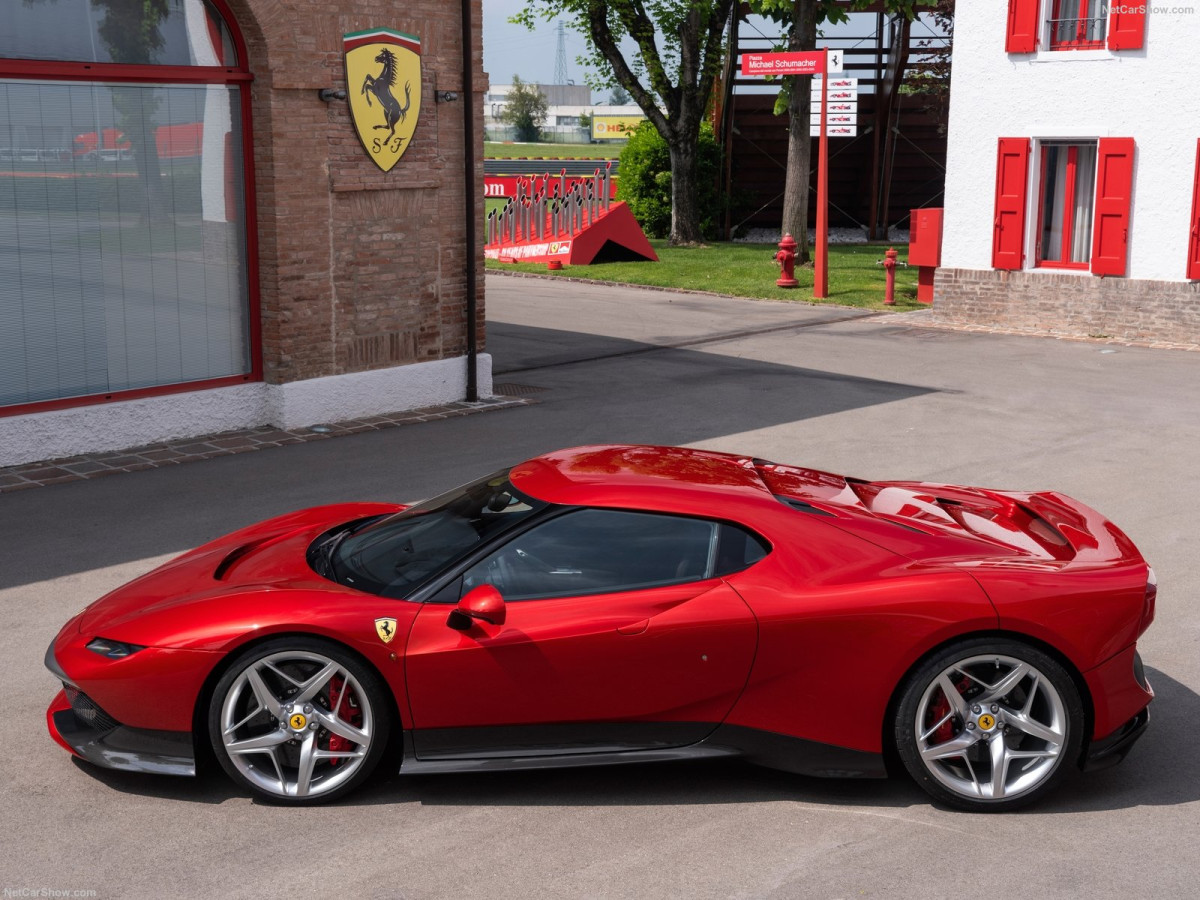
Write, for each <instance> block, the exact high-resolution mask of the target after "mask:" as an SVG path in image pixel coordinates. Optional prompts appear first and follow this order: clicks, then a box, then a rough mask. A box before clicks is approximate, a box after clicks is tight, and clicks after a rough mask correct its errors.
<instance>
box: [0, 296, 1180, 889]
mask: <svg viewBox="0 0 1200 900" xmlns="http://www.w3.org/2000/svg"><path fill="white" fill-rule="evenodd" d="M488 311H489V317H490V320H489V323H488V330H487V333H488V350H489V352H491V353H492V354H493V356H494V370H495V380H496V382H497V383H498V384H500V385H503V386H506V387H504V388H503V389H504V390H505V391H506V392H509V393H510V395H512V396H523V397H527V398H531V399H535V400H536V401H537V402H536V403H533V404H531V405H527V406H523V407H520V408H514V409H507V410H501V411H497V412H493V413H488V414H487V415H471V416H463V417H457V418H451V419H445V420H440V421H433V422H427V423H423V424H414V425H406V426H404V427H399V428H388V429H384V430H378V431H371V432H367V433H360V434H354V435H349V436H346V437H340V438H337V439H334V440H322V441H316V442H309V443H298V444H294V445H290V446H282V447H278V448H275V449H271V450H266V451H263V452H256V453H244V454H239V455H234V456H226V457H222V458H219V459H212V460H208V461H204V462H197V463H194V464H188V465H178V466H172V467H170V468H160V469H152V470H148V471H139V472H132V473H129V474H123V475H118V476H114V477H109V478H103V479H99V480H96V481H85V482H75V483H68V484H60V485H54V486H50V487H45V488H40V489H37V490H24V491H20V492H18V493H14V494H5V495H3V496H0V548H2V550H0V608H3V609H4V610H6V611H7V612H8V613H9V615H8V616H7V618H6V627H5V629H3V631H0V658H2V659H3V667H4V668H3V672H4V675H5V676H6V685H7V691H6V697H7V708H8V710H9V714H8V718H7V722H8V727H7V728H6V729H5V730H4V732H3V734H2V735H0V751H2V752H3V754H4V758H6V759H8V760H10V761H17V760H19V761H20V764H11V765H9V766H7V767H5V768H4V770H3V774H0V802H3V804H4V808H5V810H6V812H7V814H8V817H9V819H10V821H13V822H19V823H20V825H19V827H14V828H11V829H10V831H9V840H8V841H7V842H6V852H5V853H4V854H2V855H0V887H5V886H9V887H48V888H92V889H96V890H98V891H99V896H101V897H108V896H182V895H184V894H188V895H193V896H197V895H214V894H217V893H220V894H222V895H225V896H231V897H251V896H262V895H264V894H266V895H272V894H276V893H279V892H281V891H283V890H287V889H288V888H289V887H294V886H295V885H296V884H297V882H296V881H295V878H296V877H297V876H296V865H297V860H298V859H305V860H310V861H319V865H316V864H315V863H314V865H313V866H310V867H306V868H304V876H303V886H304V892H306V893H313V894H327V893H338V894H343V893H353V894H355V895H361V896H365V897H375V896H378V897H395V896H398V895H404V896H412V897H454V898H461V897H476V896H479V897H482V896H487V897H490V898H505V897H514V898H515V897H529V896H548V895H553V896H566V897H585V896H586V897H599V896H605V897H646V896H664V897H667V896H671V897H677V896H701V897H725V896H743V897H759V896H780V897H783V896H812V897H843V896H868V897H869V896H887V897H889V898H897V897H927V896H929V895H930V894H931V893H932V894H935V895H941V894H951V893H957V892H958V891H960V890H964V889H968V890H969V889H970V887H974V886H976V885H980V884H988V885H997V886H998V885H1009V886H1012V887H1016V886H1017V885H1020V886H1021V889H1022V892H1023V893H1027V894H1031V895H1036V896H1043V897H1074V896H1078V895H1079V894H1080V893H1083V892H1086V893H1087V894H1088V895H1089V896H1092V897H1128V896H1167V895H1181V896H1182V895H1185V894H1190V893H1191V892H1192V891H1193V890H1194V889H1193V887H1192V885H1193V884H1194V883H1195V881H1196V879H1197V878H1200V862H1198V861H1197V860H1196V858H1195V854H1194V852H1193V848H1192V844H1193V835H1194V832H1195V824H1196V821H1197V816H1198V814H1200V781H1198V780H1197V778H1196V774H1195V773H1196V772H1197V771H1198V770H1200V744H1198V743H1197V742H1196V741H1195V739H1194V738H1193V737H1192V733H1193V730H1194V723H1195V721H1197V719H1198V718H1200V696H1198V695H1197V691H1198V690H1200V657H1198V655H1197V653H1196V648H1197V642H1198V641H1200V611H1198V610H1197V608H1196V607H1195V605H1194V604H1193V603H1192V598H1193V597H1194V596H1196V595H1197V593H1198V592H1200V574H1198V572H1200V567H1198V566H1197V552H1196V549H1195V547H1196V538H1195V535H1196V534H1197V533H1198V532H1200V511H1198V508H1197V503H1196V500H1195V496H1196V493H1197V485H1198V479H1197V477H1196V474H1195V472H1196V468H1195V467H1196V463H1195V459H1196V448H1197V447H1200V391H1197V389H1196V385H1197V384H1198V383H1200V378H1198V376H1200V355H1197V354H1194V353H1184V352H1176V351H1164V350H1147V349H1140V348H1129V347H1116V346H1110V345H1105V344H1092V343H1076V342H1063V341H1055V340H1046V339H1038V338H1025V337H1003V336H994V335H981V334H968V333H959V332H952V331H944V330H932V329H925V328H920V327H914V326H912V325H911V324H909V323H907V322H905V321H903V320H900V321H898V320H896V319H895V318H893V317H889V316H887V315H879V314H864V313H863V312H862V311H857V310H842V309H836V308H831V307H813V306H802V305H795V304H783V303H772V302H765V301H745V300H729V299H722V298H709V297H700V296H695V295H678V294H670V293H664V292H657V291H644V290H638V289H632V288H631V289H623V288H608V287H604V288H601V287H592V286H586V285H570V286H569V287H568V286H563V285H555V284H554V283H552V282H543V281H534V280H528V279H514V278H505V277H492V276H489V278H488ZM602 441H605V442H607V441H633V442H644V443H666V444H677V443H678V444H691V445H695V446H703V447H709V448H713V449H721V450H731V451H739V452H745V453H753V454H755V455H757V456H761V457H766V458H772V459H777V460H779V461H783V462H800V463H804V464H807V465H811V466H815V467H818V468H827V469H832V470H834V471H839V472H844V473H847V474H855V475H860V476H862V477H866V478H893V477H903V478H916V479H926V480H932V481H960V482H968V483H977V484H984V485H988V486H993V487H1001V488H1005V487H1007V488H1014V489H1038V488H1055V489H1058V490H1062V491H1065V492H1066V493H1069V494H1072V495H1074V496H1076V497H1078V498H1080V499H1082V500H1084V501H1085V502H1087V503H1089V504H1091V505H1093V506H1095V507H1096V508H1098V509H1100V510H1101V511H1103V512H1104V513H1105V514H1106V515H1108V516H1110V517H1111V518H1112V519H1113V520H1114V521H1115V522H1117V523H1118V524H1119V525H1120V526H1121V527H1122V528H1124V529H1125V530H1126V531H1128V533H1129V534H1130V536H1131V537H1133V539H1134V540H1135V541H1137V543H1138V544H1139V546H1140V547H1141V549H1142V550H1143V552H1144V553H1145V555H1146V556H1147V558H1148V559H1150V561H1151V562H1152V563H1153V565H1154V566H1155V568H1156V570H1157V572H1158V576H1159V582H1160V586H1161V587H1160V594H1159V603H1158V622H1157V624H1156V625H1155V626H1154V627H1153V628H1152V629H1151V630H1150V632H1149V633H1148V634H1147V635H1146V637H1145V639H1144V641H1143V642H1142V653H1143V656H1144V657H1145V660H1146V664H1147V666H1148V668H1149V669H1150V676H1151V679H1152V681H1153V683H1154V685H1155V687H1156V689H1157V690H1158V694H1159V698H1158V700H1157V701H1156V703H1155V705H1154V708H1153V717H1152V722H1151V727H1150V730H1149V732H1148V734H1147V736H1146V737H1145V738H1144V739H1143V741H1142V742H1141V743H1140V744H1139V745H1138V747H1137V748H1136V749H1135V750H1134V752H1133V754H1132V755H1131V756H1130V758H1129V759H1128V760H1127V761H1126V762H1125V763H1124V764H1122V765H1121V766H1119V767H1117V768H1115V769H1113V770H1109V771H1106V772H1101V773H1096V774H1093V775H1089V776H1087V777H1083V778H1079V779H1076V780H1074V781H1071V782H1070V783H1069V784H1067V785H1066V786H1065V788H1064V789H1063V790H1062V791H1060V792H1059V793H1058V794H1056V795H1055V796H1054V797H1053V798H1051V799H1050V800H1049V801H1048V802H1047V803H1044V804H1042V805H1040V806H1038V807H1036V808H1035V809H1033V810H1030V811H1028V812H1024V813H1020V814H1016V815H1010V816H999V817H988V816H971V815H965V814H958V813H952V812H946V811H943V810H939V809H936V808H934V807H932V806H930V805H929V804H928V803H927V802H926V800H925V797H924V795H923V794H921V793H920V792H918V791H917V790H916V789H915V788H914V787H913V786H911V785H909V784H907V783H906V782H904V781H900V780H897V781H890V782H884V783H845V782H820V781H813V780H806V779H799V778H795V777H792V776H784V775H780V774H778V773H773V772H766V771H763V770H755V769H750V768H748V767H742V766H739V765H736V764H731V765H712V764H705V765H694V766H693V765H685V766H679V767H666V766H664V767H644V766H636V767H622V768H620V769H616V770H614V769H609V770H603V771H595V772H591V771H586V770H576V771H566V772H557V773H526V774H518V775H500V776H483V775H480V776H474V775H472V776H464V777H457V776H455V777H436V776H430V777H424V778H408V779H398V780H396V781H393V782H391V783H390V784H388V785H385V786H383V788H382V790H381V791H380V792H377V793H375V794H372V795H369V796H359V797H355V798H352V799H351V800H349V801H347V802H346V803H344V804H340V805H337V806H334V807H327V808H319V809H309V810H281V809H277V808H273V807H269V806H265V805H260V804H256V803H254V802H251V801H250V800H248V799H246V798H244V797H242V796H240V795H238V794H237V793H236V792H235V791H233V790H232V788H231V787H230V786H229V785H228V784H227V783H226V782H225V781H224V780H223V779H222V778H220V777H207V778H201V779H198V780H195V781H172V780H165V779H164V780H159V779H153V778H144V777H133V776H123V775H120V774H117V773H102V774H98V773H97V772H96V771H95V770H92V769H89V768H84V767H78V766H75V765H72V764H71V763H70V762H69V761H68V759H67V757H66V755H65V754H63V753H61V752H60V751H59V750H58V749H57V748H55V747H54V746H52V745H51V743H50V742H49V740H48V739H47V738H46V737H45V733H44V732H45V728H44V724H43V720H42V714H43V711H44V708H45V705H46V703H47V702H48V701H49V699H50V696H51V695H52V694H53V691H54V690H55V685H54V681H53V678H52V677H51V676H49V674H48V673H46V672H45V671H44V670H43V669H42V665H41V658H42V654H43V652H44V650H45V647H46V644H47V643H48V642H49V640H50V638H51V637H52V636H53V635H54V633H55V631H56V630H57V628H58V627H59V626H60V625H61V623H62V622H63V621H65V620H66V619H67V618H68V617H69V616H70V615H72V614H73V613H74V612H76V611H78V609H79V608H80V607H81V606H83V605H84V604H85V603H87V602H90V601H91V600H93V599H95V597H97V596H99V595H100V594H101V593H103V592H104V591H105V590H108V589H109V588H111V587H113V586H116V585H117V584H119V583H121V582H123V581H124V580H127V579H128V578H131V577H133V576H135V575H137V574H138V573H140V572H143V571H145V570H146V569H147V568H149V567H150V566H152V565H153V564H155V563H156V562H158V561H160V560H163V559H165V558H167V557H168V556H169V555H171V554H173V553H177V552H179V551H181V550H184V549H186V548H188V547H190V546H193V545H195V544H197V543H199V542H201V541H203V540H206V539H208V538H210V537H213V536H215V535H218V534H220V533H222V532H225V531H228V530H231V529H233V528H236V527H239V526H241V525H244V524H247V523H249V522H252V521H254V520H257V519H261V518H264V517H267V516H270V515H274V514H276V513H280V512H284V511H287V510H290V509H295V508H298V507H302V506H308V505H314V504H318V503H326V502H333V501H338V500H359V499H362V500H366V499H384V500H398V501H404V500H413V499H416V498H420V497H424V496H429V495H431V494H433V493H435V492H438V491H440V490H443V489H446V488H448V487H451V486H453V485H455V484H458V483H461V482H463V481H465V480H467V479H469V478H472V477H475V476H478V475H480V474H483V473H485V472H487V471H490V470H492V469H494V468H497V467H499V466H501V465H504V464H508V463H513V462H516V461H518V460H520V459H523V458H525V457H528V456H530V455H532V454H535V453H539V452H542V451H546V450H550V449H553V448H556V447H561V446H569V445H573V444H582V443H590V442H602ZM854 664H855V662H854V661H853V660H847V661H846V665H847V666H853V665H854ZM830 677H831V678H836V677H838V674H837V673H836V672H835V673H830ZM464 689H469V686H464ZM814 689H817V688H816V687H814ZM100 860H103V864H102V865H101V864H100V863H99V861H100ZM933 884H936V887H931V885H933ZM281 886H287V887H281ZM969 886H970V887H969Z"/></svg>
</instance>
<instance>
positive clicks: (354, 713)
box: [329, 675, 362, 766]
mask: <svg viewBox="0 0 1200 900" xmlns="http://www.w3.org/2000/svg"><path fill="white" fill-rule="evenodd" d="M345 683H346V682H345V679H343V678H342V677H341V676H338V675H335V676H333V678H331V679H329V702H330V704H334V703H337V700H338V697H341V698H342V704H341V706H339V707H338V708H337V709H336V710H333V713H334V715H336V716H337V717H338V718H339V719H341V720H342V721H343V722H349V723H350V724H351V725H354V726H355V727H358V726H360V725H362V710H360V709H359V708H358V704H357V703H356V702H355V700H354V696H353V694H352V692H351V691H349V690H347V691H346V692H345V694H344V695H343V694H342V688H343V686H344V685H345ZM353 747H354V742H353V741H351V740H349V739H347V738H344V737H342V736H341V735H340V734H333V733H332V732H330V734H329V752H330V753H344V752H346V751H347V750H351V749H353ZM341 761H342V760H341V759H339V758H337V757H334V758H333V759H331V760H329V764H330V765H331V766H336V765H337V764H338V763H340V762H341Z"/></svg>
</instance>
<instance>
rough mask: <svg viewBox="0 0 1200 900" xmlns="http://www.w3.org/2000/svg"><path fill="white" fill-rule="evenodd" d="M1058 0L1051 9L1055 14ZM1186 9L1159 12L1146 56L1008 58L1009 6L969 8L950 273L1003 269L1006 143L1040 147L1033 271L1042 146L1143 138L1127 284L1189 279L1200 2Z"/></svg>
mask: <svg viewBox="0 0 1200 900" xmlns="http://www.w3.org/2000/svg"><path fill="white" fill-rule="evenodd" d="M1050 2H1051V0H1042V6H1043V8H1045V7H1046V6H1047V5H1048V4H1049V3H1050ZM1177 8H1180V7H1173V6H1170V5H1161V4H1160V5H1159V6H1157V7H1154V8H1152V9H1151V10H1150V12H1149V13H1148V14H1147V17H1146V40H1145V44H1144V46H1143V47H1142V49H1140V50H1125V51H1120V52H1117V53H1110V52H1109V51H1107V50H1089V51H1077V52H1070V51H1064V52H1058V53H1050V52H1048V51H1042V52H1038V53H1032V54H1008V53H1005V52H1004V33H1005V22H1006V15H1007V3H1005V2H1003V0H971V2H967V3H960V4H958V7H957V9H956V12H955V24H954V73H953V82H952V86H951V91H950V123H949V133H948V139H949V140H948V147H947V162H946V169H947V174H946V213H945V220H944V231H943V248H942V265H943V266H946V267H950V268H962V269H991V267H992V219H993V215H994V207H995V193H996V143H997V140H998V139H999V138H1001V137H1030V138H1034V139H1035V143H1034V149H1033V153H1032V154H1031V157H1030V193H1029V202H1028V204H1027V210H1026V213H1027V218H1026V228H1025V238H1026V252H1025V265H1026V268H1031V261H1032V259H1033V240H1034V231H1035V230H1036V228H1037V208H1036V207H1037V191H1036V187H1035V186H1036V185H1037V183H1038V180H1037V179H1038V172H1037V163H1038V153H1037V144H1036V140H1037V139H1051V138H1075V137H1077V138H1101V137H1132V138H1133V139H1134V140H1135V141H1136V144H1137V150H1136V155H1135V161H1134V183H1133V209H1132V215H1131V219H1130V229H1129V266H1128V269H1127V270H1126V277H1128V278H1138V279H1154V280H1164V281H1184V280H1185V264H1186V257H1187V242H1188V230H1189V227H1190V222H1189V219H1190V214H1191V202H1192V185H1193V183H1194V178H1195V160H1196V140H1197V138H1200V69H1198V68H1197V65H1196V59H1197V54H1198V53H1200V4H1196V5H1195V6H1194V9H1195V10H1196V12H1194V13H1173V12H1171V11H1170V10H1172V9H1177ZM1044 17H1045V13H1044V12H1043V19H1044ZM1042 44H1043V46H1044V45H1045V44H1046V41H1045V40H1043V42H1042ZM1054 271H1056V272H1062V271H1064V270H1061V269H1056V270H1054ZM1081 277H1094V276H1090V275H1088V274H1086V273H1084V274H1083V275H1082V276H1081Z"/></svg>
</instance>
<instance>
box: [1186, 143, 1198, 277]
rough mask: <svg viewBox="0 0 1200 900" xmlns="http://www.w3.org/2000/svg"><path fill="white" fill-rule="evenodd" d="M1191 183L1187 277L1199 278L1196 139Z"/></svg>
mask: <svg viewBox="0 0 1200 900" xmlns="http://www.w3.org/2000/svg"><path fill="white" fill-rule="evenodd" d="M1194 182H1195V183H1194V184H1193V185H1192V234H1191V236H1190V237H1189V238H1188V263H1187V277H1188V278H1191V279H1200V141H1196V174H1195V178H1194Z"/></svg>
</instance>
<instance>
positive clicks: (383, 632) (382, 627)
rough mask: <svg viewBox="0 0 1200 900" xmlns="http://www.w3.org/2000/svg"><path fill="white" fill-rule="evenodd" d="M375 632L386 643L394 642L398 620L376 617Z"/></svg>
mask: <svg viewBox="0 0 1200 900" xmlns="http://www.w3.org/2000/svg"><path fill="white" fill-rule="evenodd" d="M375 633H376V634H377V635H379V639H380V640H381V641H383V642H384V643H385V644H390V643H391V642H392V638H394V637H395V636H396V620H395V619H376V620H375Z"/></svg>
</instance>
